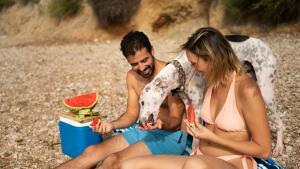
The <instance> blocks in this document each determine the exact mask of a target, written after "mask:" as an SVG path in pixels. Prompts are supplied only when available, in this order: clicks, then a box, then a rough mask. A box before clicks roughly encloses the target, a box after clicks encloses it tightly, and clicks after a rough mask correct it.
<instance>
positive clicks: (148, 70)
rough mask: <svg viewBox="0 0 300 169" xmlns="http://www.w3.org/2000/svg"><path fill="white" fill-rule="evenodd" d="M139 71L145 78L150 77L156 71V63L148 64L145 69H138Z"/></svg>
mask: <svg viewBox="0 0 300 169" xmlns="http://www.w3.org/2000/svg"><path fill="white" fill-rule="evenodd" d="M144 72H147V73H146V74H145V73H144ZM137 73H138V74H139V75H141V76H142V77H143V78H150V77H151V76H152V75H153V73H154V65H148V66H147V67H146V68H145V70H144V71H140V70H138V71H137Z"/></svg>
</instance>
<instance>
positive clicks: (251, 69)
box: [242, 60, 257, 82]
mask: <svg viewBox="0 0 300 169" xmlns="http://www.w3.org/2000/svg"><path fill="white" fill-rule="evenodd" d="M242 65H243V68H244V70H245V73H247V74H248V75H250V77H251V78H252V79H253V80H254V81H255V82H257V77H256V73H255V70H254V67H253V65H252V64H251V63H250V62H249V61H247V60H244V61H242Z"/></svg>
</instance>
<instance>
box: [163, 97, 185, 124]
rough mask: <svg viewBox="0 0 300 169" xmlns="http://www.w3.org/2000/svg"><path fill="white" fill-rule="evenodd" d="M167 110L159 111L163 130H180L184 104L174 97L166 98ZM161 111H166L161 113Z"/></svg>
mask: <svg viewBox="0 0 300 169" xmlns="http://www.w3.org/2000/svg"><path fill="white" fill-rule="evenodd" d="M167 99H168V107H169V108H168V110H164V108H161V109H160V113H159V119H160V120H161V121H162V128H163V129H165V130H175V129H179V128H180V124H181V121H182V117H183V113H184V109H185V107H184V104H183V102H182V101H181V99H180V98H178V97H176V96H172V95H169V96H168V98H167ZM162 111H168V112H167V113H163V112H162Z"/></svg>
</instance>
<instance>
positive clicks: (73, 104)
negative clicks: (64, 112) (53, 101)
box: [64, 93, 98, 109]
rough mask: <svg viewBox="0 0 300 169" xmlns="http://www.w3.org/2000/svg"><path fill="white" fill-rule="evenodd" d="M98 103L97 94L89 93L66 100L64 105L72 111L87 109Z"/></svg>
mask: <svg viewBox="0 0 300 169" xmlns="http://www.w3.org/2000/svg"><path fill="white" fill-rule="evenodd" d="M97 101H98V94H97V93H88V94H84V95H80V96H76V97H73V98H69V99H65V100H64V104H65V105H66V106H67V107H68V108H70V109H87V108H91V107H93V106H94V105H95V104H96V103H97Z"/></svg>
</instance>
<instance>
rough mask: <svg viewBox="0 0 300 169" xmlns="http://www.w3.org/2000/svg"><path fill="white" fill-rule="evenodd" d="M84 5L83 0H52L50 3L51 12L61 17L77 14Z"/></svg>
mask: <svg viewBox="0 0 300 169" xmlns="http://www.w3.org/2000/svg"><path fill="white" fill-rule="evenodd" d="M81 7H82V0H52V1H51V2H50V3H49V7H48V8H49V12H50V14H51V15H52V16H53V17H55V18H57V19H61V18H63V17H66V16H74V15H76V14H77V13H78V12H79V10H80V9H81Z"/></svg>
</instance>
